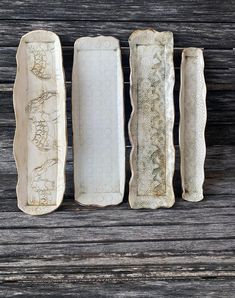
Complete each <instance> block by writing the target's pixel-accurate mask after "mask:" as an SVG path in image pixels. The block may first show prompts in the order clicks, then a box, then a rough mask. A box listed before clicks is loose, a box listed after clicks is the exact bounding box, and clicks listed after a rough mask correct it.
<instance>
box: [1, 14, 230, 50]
mask: <svg viewBox="0 0 235 298" xmlns="http://www.w3.org/2000/svg"><path fill="white" fill-rule="evenodd" d="M42 28H43V29H45V30H49V31H53V32H55V33H56V34H58V35H59V37H60V39H61V43H62V45H63V46H72V45H73V43H74V41H75V40H76V39H77V38H78V37H82V36H87V35H88V36H96V35H112V36H114V37H116V38H118V39H119V40H120V43H121V46H126V47H127V46H128V37H129V35H130V34H131V33H132V32H133V31H134V30H137V29H139V28H141V29H145V28H153V29H155V30H157V31H172V32H173V34H174V45H175V47H180V48H183V47H188V46H192V47H202V48H208V49H214V48H216V49H233V48H234V38H235V30H234V29H235V23H231V22H230V23H222V22H219V23H216V24H213V23H207V22H204V23H187V22H179V23H177V22H156V21H155V18H154V20H152V21H151V22H142V21H140V22H127V21H123V22H111V21H110V22H109V21H97V22H94V21H64V20H62V21H59V22H58V21H51V20H48V21H33V22H32V21H25V20H8V21H7V22H6V21H5V20H4V21H3V20H1V21H0V44H1V46H10V47H12V46H13V47H14V46H16V45H17V43H18V41H19V39H20V37H21V36H22V34H25V33H27V32H28V31H32V30H37V29H42ZM9 32H11V34H9ZM212 32H213V34H212ZM215 37H216V38H215ZM218 40H219V42H218Z"/></svg>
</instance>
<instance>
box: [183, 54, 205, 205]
mask: <svg viewBox="0 0 235 298" xmlns="http://www.w3.org/2000/svg"><path fill="white" fill-rule="evenodd" d="M205 125H206V84H205V79H204V59H203V53H202V50H201V49H197V48H188V49H185V50H184V51H183V53H182V62H181V87H180V140H179V143H180V155H181V180H182V189H183V194H182V197H183V199H185V200H187V201H192V202H197V201H200V200H202V199H203V183H204V162H205V156H206V143H205Z"/></svg>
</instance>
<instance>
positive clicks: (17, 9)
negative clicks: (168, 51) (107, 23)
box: [0, 0, 235, 22]
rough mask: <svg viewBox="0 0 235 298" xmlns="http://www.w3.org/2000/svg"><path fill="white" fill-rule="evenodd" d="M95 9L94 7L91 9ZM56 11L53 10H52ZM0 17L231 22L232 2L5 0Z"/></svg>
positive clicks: (2, 3)
mask: <svg viewBox="0 0 235 298" xmlns="http://www.w3.org/2000/svg"><path fill="white" fill-rule="evenodd" d="M94 8H95V9H94ZM55 11H56V13H55ZM97 11H98V12H99V13H97ZM0 12H1V14H0V15H1V19H14V20H15V19H19V20H21V19H25V20H29V21H30V20H32V19H33V20H69V21H72V20H83V21H86V20H92V21H103V20H112V21H129V22H133V21H143V20H144V21H152V20H154V19H156V20H158V21H168V22H179V21H183V22H185V21H187V22H203V21H204V22H218V21H220V22H234V13H235V3H234V2H233V1H223V3H221V1H220V0H215V1H213V2H211V1H199V2H198V1H197V0H191V1H187V0H181V1H179V2H177V3H176V2H175V1H174V0H160V1H157V2H156V1H154V0H150V1H142V0H137V1H136V0H135V1H133V0H131V1H122V2H120V3H117V1H115V0H111V1H108V2H107V1H105V0H99V1H95V0H91V1H86V0H80V1H73V0H66V1H62V0H56V1H53V2H51V3H48V1H47V0H42V1H40V2H36V1H35V0H26V1H17V2H16V3H11V2H10V3H9V1H7V0H3V1H1V4H0Z"/></svg>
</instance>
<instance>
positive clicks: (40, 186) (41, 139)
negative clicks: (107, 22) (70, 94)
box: [13, 30, 66, 215]
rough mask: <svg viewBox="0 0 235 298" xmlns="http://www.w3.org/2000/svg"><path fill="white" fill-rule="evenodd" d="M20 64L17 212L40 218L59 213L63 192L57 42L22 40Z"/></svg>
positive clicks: (37, 34) (43, 34) (38, 37)
mask: <svg viewBox="0 0 235 298" xmlns="http://www.w3.org/2000/svg"><path fill="white" fill-rule="evenodd" d="M16 59H17V75H16V80H15V85H14V96H13V97H14V98H13V99H14V109H15V116H16V131H15V138H14V156H15V160H16V166H17V171H18V183H17V187H16V192H17V199H18V207H19V208H20V209H21V210H22V211H24V212H25V213H28V214H32V215H40V214H45V213H49V212H52V211H53V210H55V209H56V208H58V206H59V205H60V204H61V202H62V199H63V194H64V189H65V177H64V170H65V160H66V115H65V82H64V72H63V66H62V54H61V45H60V40H59V37H58V36H57V35H56V34H54V33H52V32H49V31H43V30H38V31H32V32H30V33H28V34H26V35H24V36H23V37H22V38H21V41H20V44H19V47H18V51H17V55H16Z"/></svg>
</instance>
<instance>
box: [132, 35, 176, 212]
mask: <svg viewBox="0 0 235 298" xmlns="http://www.w3.org/2000/svg"><path fill="white" fill-rule="evenodd" d="M129 44H130V66H131V77H130V82H131V104H132V108H133V110H132V114H131V119H130V122H129V135H130V140H131V145H132V151H131V157H130V165H131V173H132V176H131V180H130V192H129V203H130V206H131V207H132V208H159V207H171V206H172V205H173V204H174V201H175V197H174V191H173V186H172V179H173V174H174V163H175V151H174V146H173V123H174V104H173V87H174V66H173V34H172V33H171V32H157V31H154V30H143V31H141V30H138V31H135V32H134V33H132V35H131V36H130V38H129Z"/></svg>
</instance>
